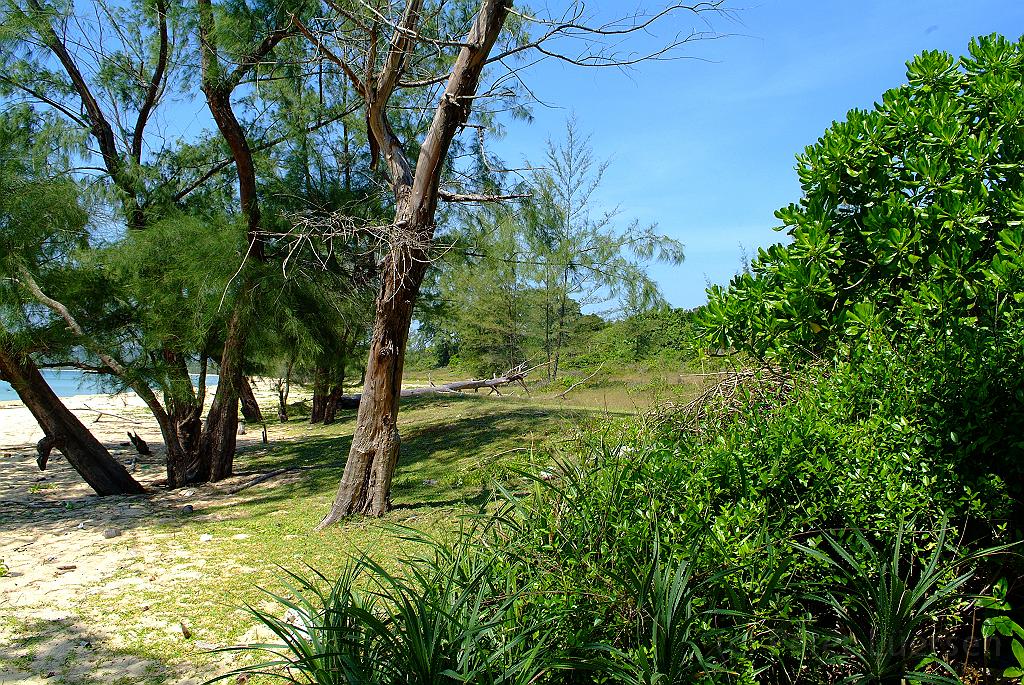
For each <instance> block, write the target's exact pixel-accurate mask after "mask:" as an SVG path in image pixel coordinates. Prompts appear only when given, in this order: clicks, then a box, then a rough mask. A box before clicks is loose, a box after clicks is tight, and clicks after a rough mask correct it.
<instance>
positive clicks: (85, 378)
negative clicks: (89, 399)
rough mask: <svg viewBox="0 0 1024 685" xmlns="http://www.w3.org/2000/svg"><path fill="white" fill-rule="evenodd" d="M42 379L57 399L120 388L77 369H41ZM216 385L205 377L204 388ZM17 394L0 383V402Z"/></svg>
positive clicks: (214, 378)
mask: <svg viewBox="0 0 1024 685" xmlns="http://www.w3.org/2000/svg"><path fill="white" fill-rule="evenodd" d="M42 374H43V378H44V379H46V382H47V383H49V385H50V387H51V388H52V389H53V391H54V392H55V393H56V394H57V397H71V396H72V395H100V394H110V393H116V392H118V391H119V390H121V389H122V386H121V385H120V384H118V383H117V382H116V379H115V378H112V377H110V376H108V375H107V374H101V373H89V372H88V371H79V370H78V369H43V370H42ZM198 384H199V374H192V385H198ZM213 385H217V375H216V374H209V375H207V376H206V386H207V387H210V386H213ZM16 399H18V393H16V392H14V388H12V387H11V386H10V385H9V384H7V383H4V382H3V381H0V402H2V401H4V400H16Z"/></svg>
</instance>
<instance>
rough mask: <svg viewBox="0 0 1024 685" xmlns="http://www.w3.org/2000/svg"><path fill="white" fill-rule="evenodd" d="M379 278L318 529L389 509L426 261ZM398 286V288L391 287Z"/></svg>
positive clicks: (419, 261)
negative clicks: (346, 432) (339, 459)
mask: <svg viewBox="0 0 1024 685" xmlns="http://www.w3.org/2000/svg"><path fill="white" fill-rule="evenodd" d="M395 261H399V260H393V262H392V269H390V271H391V273H388V274H385V275H384V276H383V283H382V286H381V291H380V293H379V294H378V296H377V303H376V317H375V320H374V324H373V333H372V335H371V338H370V355H369V361H368V363H367V365H366V381H365V383H364V384H363V393H362V396H361V398H360V402H359V412H358V414H357V416H356V429H355V434H354V435H353V436H352V448H351V449H350V450H349V454H348V460H347V461H346V462H345V472H344V474H343V475H342V477H341V484H340V485H339V486H338V493H337V495H336V496H335V498H334V505H333V506H332V507H331V511H330V513H328V515H327V516H326V517H325V518H324V520H323V521H322V522H321V523H320V526H319V527H320V528H324V527H326V526H329V525H331V524H332V523H336V522H338V521H340V520H341V519H342V518H344V517H345V516H349V515H351V514H366V515H369V516H383V515H384V514H385V513H387V511H388V509H390V507H391V500H390V494H391V479H392V477H393V476H394V472H395V465H396V464H397V463H398V450H399V446H400V445H401V439H400V437H399V435H398V400H399V397H401V390H402V368H403V366H404V364H405V345H406V342H407V341H408V339H409V327H410V325H411V323H412V313H413V302H414V300H415V297H416V293H417V291H418V290H419V286H420V284H421V283H422V281H423V276H424V274H425V273H426V264H425V260H422V259H420V260H413V261H412V263H413V264H414V267H413V268H414V273H410V274H405V275H404V276H405V277H404V278H395V275H396V274H395V270H394V262H395ZM395 286H397V287H395Z"/></svg>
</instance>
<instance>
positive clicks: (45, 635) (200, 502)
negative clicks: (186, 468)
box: [0, 384, 278, 685]
mask: <svg viewBox="0 0 1024 685" xmlns="http://www.w3.org/2000/svg"><path fill="white" fill-rule="evenodd" d="M260 390H261V388H260V387H259V386H257V397H259V398H260V400H261V404H262V405H263V406H264V407H267V406H269V405H271V404H272V400H271V399H270V398H269V396H268V394H267V393H268V390H269V386H268V385H266V384H264V385H263V388H262V392H261V391H260ZM63 399H64V402H65V404H66V405H67V406H68V407H69V408H70V409H72V411H74V413H75V414H76V415H77V416H78V417H79V418H80V419H81V420H82V422H83V423H84V424H85V425H86V426H87V427H88V428H89V429H90V430H91V431H92V432H93V433H94V434H95V435H96V436H97V437H98V438H99V439H100V440H101V441H102V442H103V443H104V444H105V445H106V446H107V447H108V449H109V450H110V452H111V454H113V455H114V457H115V458H117V459H119V460H121V461H122V462H124V463H126V464H128V463H130V462H131V461H132V460H133V459H136V452H135V450H134V448H132V447H131V445H130V444H129V443H128V442H127V435H126V433H127V431H129V430H130V431H133V432H137V433H138V434H139V435H140V436H141V437H142V438H143V439H145V440H146V441H147V442H148V443H149V445H150V447H151V448H152V451H153V455H151V456H149V457H145V458H142V457H138V458H137V463H136V464H135V467H134V473H133V475H134V477H135V478H136V479H137V480H138V481H139V482H140V483H142V484H143V485H144V486H145V487H146V488H147V490H149V493H148V494H146V495H143V496H138V497H97V496H96V495H95V494H94V493H93V491H92V490H91V488H89V486H88V485H86V484H85V483H84V482H83V481H82V479H81V478H80V477H79V476H78V474H77V473H76V472H75V471H74V470H73V469H71V468H70V466H69V465H68V463H67V461H66V460H65V459H64V458H63V457H62V456H61V455H60V454H59V453H58V452H56V451H54V453H53V455H51V458H50V463H49V466H48V467H47V469H46V471H45V472H41V471H40V470H39V468H38V466H37V465H36V462H35V457H36V451H35V443H36V441H37V440H38V439H39V438H41V437H42V435H43V433H42V431H41V430H40V429H39V427H38V425H37V424H36V422H35V420H34V419H33V418H32V415H31V413H30V412H29V411H28V409H27V408H25V406H24V405H22V404H21V403H20V402H12V401H5V402H2V403H0V644H4V645H10V646H9V647H7V648H5V651H4V652H3V653H0V683H3V684H4V685H7V684H14V683H18V684H19V685H30V684H31V685H36V684H41V683H47V682H50V683H52V682H74V683H78V682H82V683H86V682H89V683H92V682H104V683H106V682H127V683H134V682H148V676H147V674H151V673H154V672H156V671H160V672H162V673H163V674H164V677H166V676H167V675H169V676H170V677H169V679H168V680H166V681H162V682H171V683H183V684H185V683H197V682H201V681H202V680H203V679H204V678H197V677H196V674H195V672H194V670H193V671H192V672H189V669H188V667H187V664H184V665H182V667H181V670H180V673H178V675H175V674H174V671H175V669H176V667H171V668H172V672H171V673H170V674H168V671H167V669H168V665H167V664H159V663H155V662H152V661H148V660H147V659H146V658H144V657H142V656H138V655H135V654H130V653H127V652H126V650H125V648H124V645H123V644H122V643H121V642H120V640H121V638H119V637H118V635H119V634H123V632H124V630H125V626H123V625H119V624H117V623H116V621H115V622H114V623H111V622H110V621H112V620H113V619H111V618H110V617H104V616H95V615H90V613H89V611H88V610H86V609H83V608H82V602H83V599H85V598H89V597H91V598H96V597H103V596H107V595H110V596H118V594H119V593H123V592H124V590H125V587H124V585H125V583H131V584H135V585H138V586H139V587H143V586H145V587H148V588H151V589H152V588H153V587H156V588H160V587H164V586H168V585H171V584H173V583H175V582H182V581H183V579H184V580H187V577H189V574H196V573H198V572H199V569H198V565H201V560H195V559H190V558H188V557H187V555H184V554H183V555H182V556H181V558H175V557H168V556H167V553H166V542H165V541H164V542H165V544H164V545H163V547H162V549H163V551H156V550H158V545H157V542H158V540H157V538H158V537H161V536H158V535H157V536H155V535H152V534H150V533H147V532H146V530H147V528H146V527H147V526H151V525H154V524H157V525H158V524H160V523H161V522H167V521H173V520H175V518H176V517H178V518H180V516H181V511H182V507H183V506H185V505H186V504H188V505H192V506H194V507H195V508H196V510H200V509H202V508H203V507H206V506H207V505H210V504H211V503H214V502H224V500H225V499H226V498H228V497H230V494H229V493H227V492H226V490H227V489H230V488H231V487H233V486H235V485H238V484H239V483H243V482H245V481H246V480H247V479H250V478H252V474H241V475H238V476H236V477H234V478H231V479H228V480H225V481H222V482H220V483H217V484H215V485H203V486H198V487H194V488H183V489H179V490H175V491H167V490H165V489H162V488H160V487H157V486H156V484H157V483H158V481H160V480H161V479H163V478H164V476H165V471H164V468H165V467H164V458H163V454H164V450H163V445H162V441H161V439H160V432H159V430H158V428H157V425H156V422H155V421H154V420H153V418H152V415H151V414H150V413H149V410H148V409H147V408H146V407H145V405H144V403H143V402H142V401H141V400H140V399H139V398H138V397H137V396H135V395H134V394H131V393H127V394H122V395H115V396H110V395H78V396H74V397H68V398H63ZM276 428H277V426H276V424H271V425H270V426H269V429H270V432H271V435H272V436H273V437H278V436H276V435H275V433H276V430H275V429H276ZM261 442H262V431H261V430H259V429H255V428H254V429H250V430H248V431H246V432H245V434H241V435H239V438H238V444H239V449H240V450H259V449H264V447H263V445H262V444H261ZM143 523H145V526H144V525H143ZM147 621H148V622H149V623H147ZM150 624H151V625H150ZM133 629H134V630H137V631H141V633H142V634H145V633H146V632H147V631H160V632H161V633H166V632H168V631H169V632H174V631H180V630H181V627H180V626H179V625H177V624H175V623H174V622H168V621H166V620H162V619H161V620H158V619H156V618H153V617H151V618H149V619H146V618H145V617H143V619H142V623H140V625H138V626H134V627H133ZM26 633H29V634H31V635H33V638H32V640H31V641H30V642H25V641H24V636H25V634H26ZM179 635H180V633H179ZM16 638H18V639H16ZM199 647H202V645H200V646H199ZM54 678H57V679H56V680H54Z"/></svg>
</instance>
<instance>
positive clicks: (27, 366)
mask: <svg viewBox="0 0 1024 685" xmlns="http://www.w3.org/2000/svg"><path fill="white" fill-rule="evenodd" d="M0 377H2V378H4V380H6V381H7V382H9V383H10V384H11V387H13V388H14V391H15V392H17V393H18V397H20V398H21V401H22V402H23V403H24V404H25V406H26V407H28V409H29V411H30V412H32V416H34V417H35V419H36V421H37V422H38V423H39V427H40V428H42V429H43V433H44V434H45V435H46V437H45V438H44V439H43V440H44V442H43V444H41V445H40V450H41V451H40V461H41V463H45V460H44V454H43V450H45V451H46V452H47V453H48V451H49V449H51V448H52V447H56V448H57V449H58V450H60V452H61V454H63V455H64V456H65V457H66V458H67V460H68V463H69V464H71V467H72V468H74V469H75V471H77V472H78V473H79V474H80V475H81V476H82V478H84V479H85V482H86V483H88V484H89V485H90V486H91V487H92V489H93V490H95V491H96V493H97V494H99V495H140V494H142V493H144V492H145V490H144V489H143V487H142V486H141V485H139V483H138V482H136V480H135V479H134V478H132V477H131V474H129V473H128V470H127V469H126V468H125V467H124V466H122V465H121V464H120V463H119V462H118V461H117V460H115V459H114V458H113V457H112V456H110V452H108V451H107V449H106V448H105V447H104V446H103V445H102V444H101V443H100V441H99V440H97V439H96V436H94V435H93V434H92V433H90V432H89V430H88V429H87V428H86V427H85V426H84V425H82V422H81V421H79V420H78V417H77V416H75V415H74V414H72V413H71V410H69V409H68V408H67V407H66V406H65V405H64V403H63V402H61V401H60V399H59V398H58V397H57V395H56V394H55V393H54V392H53V389H51V388H50V386H49V385H48V384H47V382H46V380H45V379H44V378H43V375H42V374H41V373H39V369H38V368H37V367H36V365H35V364H34V363H33V362H32V360H31V359H29V358H28V356H27V355H19V354H17V353H16V352H14V351H13V350H11V349H9V348H7V347H5V346H0Z"/></svg>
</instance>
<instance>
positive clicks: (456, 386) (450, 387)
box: [338, 364, 543, 409]
mask: <svg viewBox="0 0 1024 685" xmlns="http://www.w3.org/2000/svg"><path fill="white" fill-rule="evenodd" d="M541 366H543V364H542V365H541ZM536 368H537V367H536V366H534V367H531V368H529V369H527V368H524V367H523V366H520V367H517V368H515V369H513V370H511V371H509V372H508V373H506V374H505V375H504V376H497V377H495V378H479V379H473V380H468V381H454V382H452V383H445V384H444V385H429V386H425V387H422V388H406V389H405V390H402V395H401V396H402V397H422V396H425V395H446V394H451V393H459V392H462V391H464V390H473V391H474V392H475V391H479V390H480V389H481V388H487V389H488V390H490V392H489V393H488V394H491V393H494V394H496V395H501V391H500V390H499V389H498V388H502V387H504V386H506V385H512V384H513V383H518V384H519V385H521V386H523V388H524V389H525V390H526V391H527V393H529V388H527V387H526V376H527V374H529V373H530V371H533V370H534V369H536ZM361 398H362V394H355V395H342V396H341V397H340V398H339V399H338V407H340V408H343V409H355V408H357V407H358V406H359V400H360V399H361Z"/></svg>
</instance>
